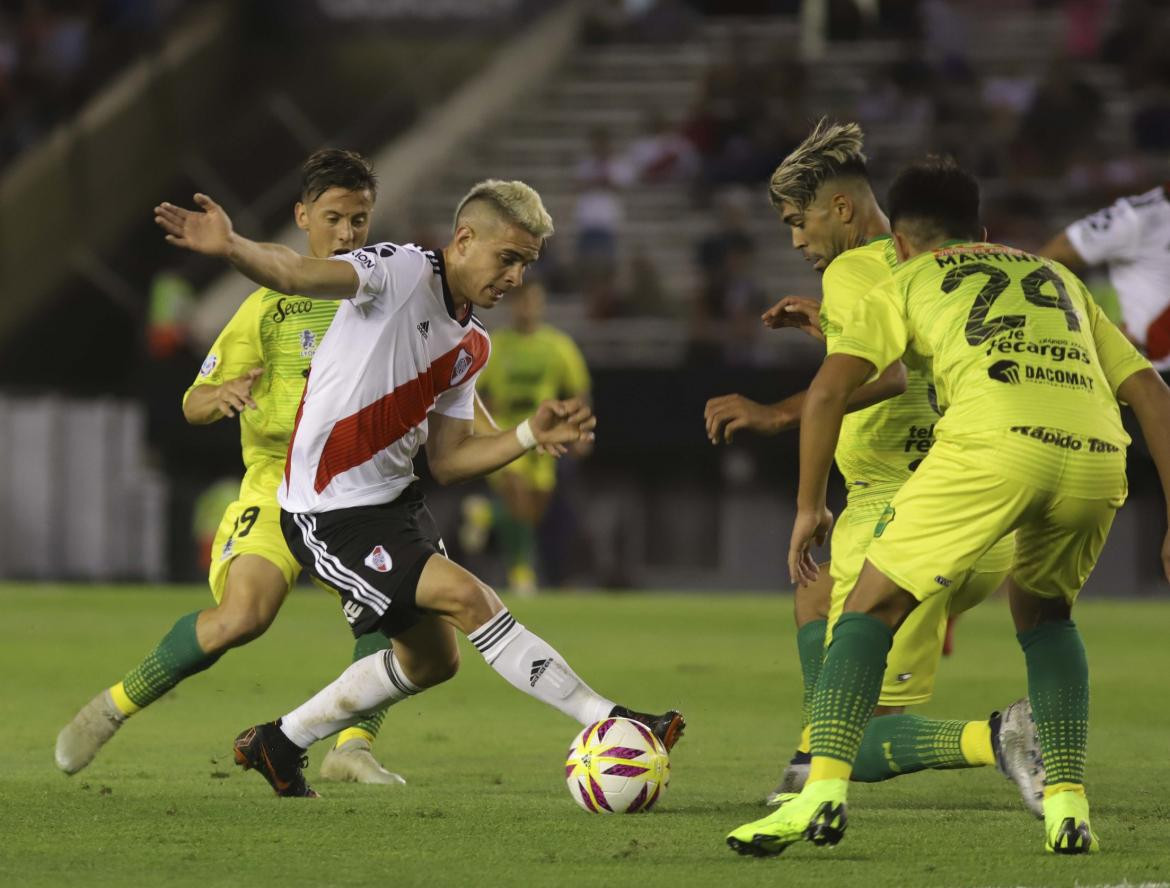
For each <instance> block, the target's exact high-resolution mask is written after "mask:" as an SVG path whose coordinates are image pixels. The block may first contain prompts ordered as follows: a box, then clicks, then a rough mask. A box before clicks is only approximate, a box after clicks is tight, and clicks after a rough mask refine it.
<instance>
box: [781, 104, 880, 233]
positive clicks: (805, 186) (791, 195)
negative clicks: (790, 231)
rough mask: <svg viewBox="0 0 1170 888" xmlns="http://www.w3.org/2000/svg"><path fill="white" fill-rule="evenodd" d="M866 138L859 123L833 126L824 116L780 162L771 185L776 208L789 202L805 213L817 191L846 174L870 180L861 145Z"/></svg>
mask: <svg viewBox="0 0 1170 888" xmlns="http://www.w3.org/2000/svg"><path fill="white" fill-rule="evenodd" d="M864 139H865V136H864V134H863V133H862V132H861V127H860V126H858V125H857V124H856V123H829V120H828V118H826V117H822V118H821V119H820V120H819V121H817V125H816V126H815V127H814V128H813V131H812V132H811V133H809V135H808V137H807V138H806V139H805V140H804V141H803V142H801V143H800V144H799V145H798V146H797V147H796V149H795V150H794V151H793V152H792V153H791V154H789V155H788V156H787V157H786V158H784V160H782V161H781V162H780V166H778V167H776V171H775V172H774V173H772V180H771V181H770V182H769V183H768V198H769V199H770V200H771V201H772V206H774V207H775V208H776V209H780V204H782V203H784V202H788V203H790V204H792V206H794V207H795V208H796V210H797V212H803V211H804V210H806V209H807V208H808V205H809V204H811V203H812V202H813V200H814V199H815V198H816V196H817V189H819V188H820V187H821V185H822V184H824V183H825V182H826V181H828V180H829V179H833V178H836V177H838V176H842V175H848V176H860V177H861V178H863V179H868V173H867V172H866V167H865V155H864V154H863V153H862V151H861V145H862V142H863V141H864Z"/></svg>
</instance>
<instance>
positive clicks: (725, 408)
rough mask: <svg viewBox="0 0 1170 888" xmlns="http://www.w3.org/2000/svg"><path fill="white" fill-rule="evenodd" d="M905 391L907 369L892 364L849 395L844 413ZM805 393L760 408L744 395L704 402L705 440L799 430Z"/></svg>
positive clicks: (717, 441) (723, 440)
mask: <svg viewBox="0 0 1170 888" xmlns="http://www.w3.org/2000/svg"><path fill="white" fill-rule="evenodd" d="M904 391H906V367H905V365H904V364H903V363H902V362H901V361H895V362H894V363H893V364H891V365H890V366H889V367H887V368H886V369H885V370H883V371H882V374H881V375H880V376H879V377H878V378H877V379H875V380H873V381H872V382H867V383H866V384H865V385H863V386H861V387H859V388H857V389H855V390H854V391H853V393H852V394H850V395H849V402H848V404H846V407H845V412H846V413H852V412H853V411H854V410H864V409H865V408H866V407H872V406H873V405H874V404H879V403H881V402H882V401H885V400H887V399H889V398H894V397H897V396H898V395H900V394H902V393H903V392H904ZM807 394H808V393H807V392H797V393H796V394H795V395H790V396H789V397H787V398H785V399H784V400H782V401H777V402H775V403H774V404H760V403H758V402H756V401H753V400H751V398H745V397H744V396H743V395H720V396H719V397H717V398H712V399H711V400H710V401H708V402H707V408H706V410H704V411H703V419H704V420H705V421H706V424H707V439H708V440H709V441H710V442H711V443H712V444H720V443H723V444H730V443H731V442H732V441H733V440H734V438H735V435H736V434H737V433H739V432H740V431H748V432H755V433H756V434H758V435H765V436H771V435H778V434H780V433H781V432H785V431H788V430H789V429H795V428H799V427H800V413H801V411H802V410H803V409H804V400H805V396H806V395H807Z"/></svg>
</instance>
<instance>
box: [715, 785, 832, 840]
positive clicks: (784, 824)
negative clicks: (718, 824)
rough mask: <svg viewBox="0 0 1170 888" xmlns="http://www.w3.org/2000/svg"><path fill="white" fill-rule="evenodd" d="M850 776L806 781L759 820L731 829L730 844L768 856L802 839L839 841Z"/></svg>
mask: <svg viewBox="0 0 1170 888" xmlns="http://www.w3.org/2000/svg"><path fill="white" fill-rule="evenodd" d="M848 787H849V781H847V780H817V781H815V782H813V783H807V784H805V787H804V790H803V791H802V792H801V793H800V795H799V796H797V797H796V798H794V799H793V800H792V801H790V802H787V803H786V804H783V805H781V806H780V807H779V808H778V809H777V810H776V811H774V812H772V813H771V814H769V815H768V816H767V817H764V818H762V819H760V820H754V821H752V822H751V823H745V824H744V825H743V826H741V827H739V828H738V829H735V830H732V831H731V833H729V834H728V836H727V844H728V846H729V847H730V848H731V849H732V850H733V851H738V852H739V853H740V854H751V855H754V856H756V857H766V856H770V855H773V854H779V853H780V852H781V851H783V850H784V849H785V848H787V847H788V846H789V845H792V844H795V843H796V842H799V841H801V840H802V839H803V840H806V841H809V842H812V843H813V844H814V845H836V844H837V843H838V842H839V841H841V838H842V836H844V835H845V825H846V817H845V795H846V791H847V789H848Z"/></svg>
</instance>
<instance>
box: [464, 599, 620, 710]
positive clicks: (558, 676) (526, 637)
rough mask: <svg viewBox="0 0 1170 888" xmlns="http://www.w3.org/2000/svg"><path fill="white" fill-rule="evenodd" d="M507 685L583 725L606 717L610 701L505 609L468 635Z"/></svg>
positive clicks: (611, 705)
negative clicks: (582, 679) (586, 682)
mask: <svg viewBox="0 0 1170 888" xmlns="http://www.w3.org/2000/svg"><path fill="white" fill-rule="evenodd" d="M467 640H468V641H470V642H471V643H472V644H473V645H475V649H476V650H477V651H479V652H480V653H481V654H483V658H484V659H485V660H487V661H488V665H489V666H491V667H492V669H494V670H496V672H498V673H500V675H502V676H503V677H504V678H505V680H507V682H508V684H510V685H512V687H514V688H518V689H520V690H521V691H523V692H524V693H526V694H530V695H532V696H533V697H535V698H536V699H537V700H540V701H541V702H542V703H547V704H549V705H550V706H554V707H556V708H557V709H559V710H560V711H561V712H563V713H564V714H565V715H567V716H569V718H573V719H576V720H577V721H578V722H580V723H581V724H583V725H589V724H593V722H595V721H600V720H601V719H603V718H606V717H607V716H608V715H609V713H610V710H612V709H613V706H614V704H613V701H612V700H607V699H605V698H604V697H602V696H601V695H600V694H598V693H596V692H595V691H594V690H593V689H592V688H591V687H589V685H587V684H585V682H583V681H581V679H580V678H579V677H578V676H577V673H575V672H574V671H573V670H572V669H570V668H569V664H568V663H566V662H565V658H564V657H562V656H561V655H560V654H559V653H557V652H556V651H555V650H554V649H553V648H552V646H551V645H549V643H548V642H547V641H545V640H544V639H543V638H540V637H539V636H537V635H534V634H533V633H531V632H529V631H528V630H527V629H525V628H524V627H523V626H522V625H521V624H520V623H517V622H516V618H515V617H513V616H512V615H511V614H510V613H509V612H508V610H507V609H506V608H505V609H504V610H502V611H500V612H499V613H498V614H496V615H495V616H494V617H492V618H491V619H490V620H488V621H487V622H486V623H484V624H483V625H482V626H480V627H479V628H478V629H476V630H475V631H473V632H472V633H471V634H470V635H468V636H467Z"/></svg>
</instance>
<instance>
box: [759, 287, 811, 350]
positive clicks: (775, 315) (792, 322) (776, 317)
mask: <svg viewBox="0 0 1170 888" xmlns="http://www.w3.org/2000/svg"><path fill="white" fill-rule="evenodd" d="M760 320H762V321H763V322H764V326H765V327H769V328H770V329H772V330H778V329H780V328H781V327H795V328H797V329H798V330H801V331H803V332H805V333H807V334H808V335H809V336H811V337H812V338H813V339H816V340H819V341H820V342H824V341H825V334H824V333H822V332H821V304H820V303H819V302H817V301H815V300H813V299H805V298H804V297H803V296H785V297H784V298H783V299H781V300H780V301H779V302H777V303H776V304H775V305H773V306H772V307H771V308H769V309H768V310H767V311H766V312H764V313H763V314H762V315H760Z"/></svg>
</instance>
